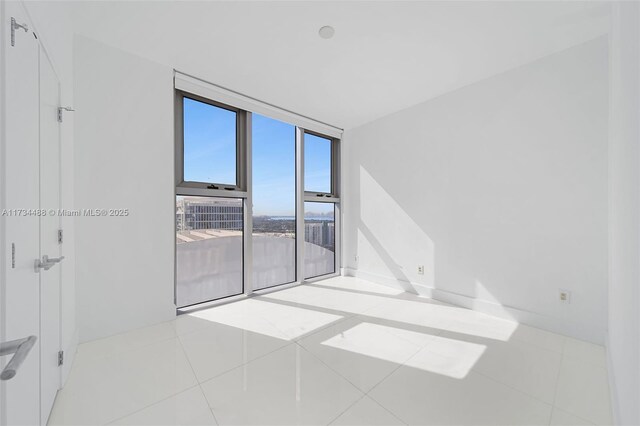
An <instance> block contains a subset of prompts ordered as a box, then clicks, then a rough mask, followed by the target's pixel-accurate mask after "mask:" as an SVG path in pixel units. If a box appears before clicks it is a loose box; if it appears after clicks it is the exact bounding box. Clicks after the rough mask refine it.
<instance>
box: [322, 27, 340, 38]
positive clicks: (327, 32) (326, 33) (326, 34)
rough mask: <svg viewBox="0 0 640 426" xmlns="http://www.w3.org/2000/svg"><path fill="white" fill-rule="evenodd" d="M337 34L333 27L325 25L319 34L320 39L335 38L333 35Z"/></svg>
mask: <svg viewBox="0 0 640 426" xmlns="http://www.w3.org/2000/svg"><path fill="white" fill-rule="evenodd" d="M335 32H336V30H334V29H333V27H332V26H330V25H325V26H324V27H322V28H320V30H319V31H318V34H320V37H322V38H324V39H327V38H331V37H333V34H335Z"/></svg>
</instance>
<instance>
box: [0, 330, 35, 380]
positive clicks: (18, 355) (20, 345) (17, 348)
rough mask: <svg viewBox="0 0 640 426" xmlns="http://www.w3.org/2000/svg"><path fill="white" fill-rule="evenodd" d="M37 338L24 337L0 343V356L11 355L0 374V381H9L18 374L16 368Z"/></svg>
mask: <svg viewBox="0 0 640 426" xmlns="http://www.w3.org/2000/svg"><path fill="white" fill-rule="evenodd" d="M36 340H38V338H37V337H36V336H29V337H25V338H24V339H17V340H12V341H10V342H3V343H0V356H3V355H10V354H13V356H12V357H11V359H10V360H9V362H8V363H7V365H6V366H5V367H4V369H3V370H2V373H0V380H10V379H13V376H15V375H16V373H17V372H18V368H20V365H22V362H23V361H24V359H25V358H26V357H27V355H28V354H29V351H30V350H31V348H32V347H33V345H35V343H36Z"/></svg>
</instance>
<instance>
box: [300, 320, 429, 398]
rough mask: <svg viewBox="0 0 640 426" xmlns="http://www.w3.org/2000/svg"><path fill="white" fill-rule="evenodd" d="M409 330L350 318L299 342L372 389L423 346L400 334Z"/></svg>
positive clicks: (368, 388)
mask: <svg viewBox="0 0 640 426" xmlns="http://www.w3.org/2000/svg"><path fill="white" fill-rule="evenodd" d="M403 331H404V332H405V333H406V334H408V333H411V332H407V331H406V330H396V329H393V328H391V327H387V326H382V325H379V324H372V323H368V322H363V321H362V319H361V318H360V317H353V318H349V319H347V320H345V321H342V322H340V323H338V324H336V325H334V326H331V327H328V328H326V329H324V330H322V331H320V332H318V333H315V334H313V335H311V336H309V337H307V338H305V339H302V340H301V341H300V344H301V345H302V346H303V347H304V348H305V349H307V350H309V351H310V352H311V353H313V354H314V355H316V356H317V357H318V358H320V359H321V360H322V361H323V362H324V363H325V364H327V365H328V366H329V367H331V368H332V369H334V370H335V371H337V372H338V373H340V374H341V375H342V376H343V377H345V378H346V379H347V380H349V381H350V382H351V383H353V384H354V385H356V386H357V387H358V388H359V389H360V390H362V391H363V392H367V391H369V390H370V389H371V388H372V387H373V386H375V385H376V384H377V383H379V382H380V381H381V380H382V379H383V378H384V377H386V376H387V375H388V374H389V373H391V372H392V371H393V370H395V369H396V368H398V367H399V366H400V365H401V364H402V363H403V362H405V361H406V360H407V359H409V357H411V356H412V355H413V354H415V353H416V352H417V351H418V350H419V349H420V346H418V345H416V344H415V343H412V342H411V341H409V340H408V339H406V338H402V337H399V336H398V334H400V333H402V332H403Z"/></svg>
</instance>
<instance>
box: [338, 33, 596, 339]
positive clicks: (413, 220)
mask: <svg viewBox="0 0 640 426" xmlns="http://www.w3.org/2000/svg"><path fill="white" fill-rule="evenodd" d="M607 58H608V41H607V38H606V37H600V38H597V39H594V40H592V41H589V42H586V43H584V44H581V45H578V46H575V47H572V48H570V49H566V50H563V51H560V52H558V53H556V54H553V55H550V56H547V57H544V58H541V59H540V60H537V61H535V62H532V63H529V64H526V65H524V66H522V67H519V68H517V69H514V70H511V71H508V72H506V73H503V74H500V75H497V76H493V77H491V78H488V79H486V80H483V81H480V82H477V83H475V84H472V85H470V86H466V87H464V88H462V89H459V90H456V91H454V92H450V93H447V94H445V95H442V96H440V97H439V98H436V99H432V100H430V101H427V102H425V103H423V104H420V105H417V106H414V107H411V108H409V109H407V110H403V111H402V112H399V113H396V114H392V115H390V116H387V117H384V118H381V119H379V120H377V121H374V122H372V123H369V124H366V125H364V126H361V127H359V128H357V129H353V130H350V131H349V132H348V133H347V135H346V137H345V140H347V141H348V143H347V144H346V145H345V149H346V158H347V159H348V163H349V165H350V166H351V167H349V168H348V169H346V175H347V181H346V182H347V194H346V195H345V197H344V198H345V203H347V204H348V206H347V207H346V208H345V238H346V240H345V256H346V257H345V259H346V262H345V263H346V264H347V266H348V267H353V268H354V269H356V270H357V271H358V273H357V274H358V276H361V277H363V278H367V279H370V280H374V281H377V282H380V283H385V284H390V285H395V286H398V287H402V288H404V289H405V290H407V291H411V292H416V293H420V294H425V295H429V294H430V292H432V293H433V292H434V291H436V292H440V293H439V295H444V294H445V293H446V295H447V296H448V297H449V298H448V299H444V300H447V301H449V302H452V303H459V302H461V301H464V306H467V307H476V306H477V305H478V304H482V305H483V307H488V309H491V313H492V314H502V313H504V309H503V312H502V313H499V310H500V307H504V308H505V309H506V310H508V311H509V312H510V313H511V315H512V316H517V318H519V319H521V320H522V319H524V318H528V322H530V323H531V321H536V324H538V325H539V326H543V324H544V327H551V329H553V330H554V331H557V332H561V333H565V334H570V335H573V336H576V337H578V336H579V337H581V338H584V339H586V340H590V341H593V342H599V343H601V342H602V339H603V336H604V332H605V330H604V327H603V326H602V325H603V324H605V323H606V321H605V318H604V313H605V312H606V310H605V306H604V301H605V300H606V294H605V293H606V291H605V290H606V282H607V214H606V212H607V209H606V206H607V115H608V110H607V99H608V89H607V88H608V79H607ZM436 249H437V253H436ZM436 254H437V257H436ZM354 256H356V257H354ZM420 266H424V274H421V273H419V272H418V269H419V267H420ZM559 289H567V290H569V291H572V293H573V294H572V299H571V303H570V304H566V303H561V302H560V298H559ZM438 298H441V297H439V296H438Z"/></svg>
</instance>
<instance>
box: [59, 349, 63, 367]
mask: <svg viewBox="0 0 640 426" xmlns="http://www.w3.org/2000/svg"><path fill="white" fill-rule="evenodd" d="M62 364H64V351H59V352H58V367H60V366H61V365H62Z"/></svg>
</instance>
